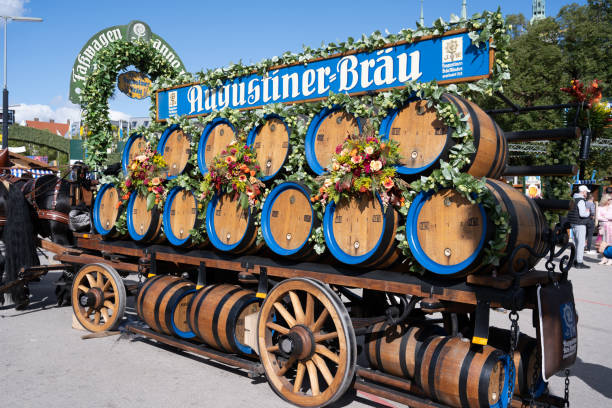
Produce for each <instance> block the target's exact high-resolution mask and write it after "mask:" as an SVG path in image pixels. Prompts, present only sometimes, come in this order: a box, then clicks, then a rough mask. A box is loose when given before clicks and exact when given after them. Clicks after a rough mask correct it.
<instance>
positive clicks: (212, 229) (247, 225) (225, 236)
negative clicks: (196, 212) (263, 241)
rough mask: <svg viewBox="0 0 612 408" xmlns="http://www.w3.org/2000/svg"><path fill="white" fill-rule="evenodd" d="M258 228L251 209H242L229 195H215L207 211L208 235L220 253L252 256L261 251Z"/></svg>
mask: <svg viewBox="0 0 612 408" xmlns="http://www.w3.org/2000/svg"><path fill="white" fill-rule="evenodd" d="M257 228H258V227H257V226H256V225H255V216H254V214H252V213H251V210H250V209H246V210H244V209H242V207H241V206H240V203H239V202H238V201H237V200H233V199H232V197H231V196H230V195H229V194H223V195H222V196H221V197H219V196H218V195H216V194H215V195H214V196H213V198H212V199H211V200H210V202H209V203H208V207H207V209H206V233H207V235H208V239H209V240H210V243H211V244H212V245H213V246H214V247H215V248H217V249H218V250H220V251H223V252H229V253H232V254H251V253H254V252H256V251H258V250H259V248H260V247H261V245H257V243H256V241H257Z"/></svg>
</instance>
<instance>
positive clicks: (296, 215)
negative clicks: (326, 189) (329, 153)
mask: <svg viewBox="0 0 612 408" xmlns="http://www.w3.org/2000/svg"><path fill="white" fill-rule="evenodd" d="M310 195H311V193H310V189H309V188H308V187H307V186H306V185H304V184H302V183H296V182H288V183H282V184H279V185H278V186H276V187H274V189H272V191H270V194H268V197H267V198H266V202H265V203H264V205H263V209H262V214H261V232H262V235H263V237H264V240H265V241H266V245H267V246H268V248H270V250H272V252H274V253H275V254H277V255H281V256H286V257H288V258H291V259H301V260H304V259H308V258H310V257H311V256H313V255H316V253H315V252H314V243H313V242H312V241H309V238H310V235H311V234H312V231H313V229H315V228H316V227H318V225H319V224H320V222H319V219H318V218H317V215H316V214H315V212H314V210H313V208H312V204H311V203H310Z"/></svg>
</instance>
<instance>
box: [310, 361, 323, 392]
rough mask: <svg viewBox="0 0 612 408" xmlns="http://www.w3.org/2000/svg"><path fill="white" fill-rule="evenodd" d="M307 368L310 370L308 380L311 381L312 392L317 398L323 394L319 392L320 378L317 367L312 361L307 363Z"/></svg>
mask: <svg viewBox="0 0 612 408" xmlns="http://www.w3.org/2000/svg"><path fill="white" fill-rule="evenodd" d="M306 368H307V369H308V379H310V390H311V391H312V395H313V396H315V397H316V396H317V395H319V394H320V393H321V392H320V391H319V378H318V375H317V367H315V365H314V363H313V362H312V360H308V361H307V362H306Z"/></svg>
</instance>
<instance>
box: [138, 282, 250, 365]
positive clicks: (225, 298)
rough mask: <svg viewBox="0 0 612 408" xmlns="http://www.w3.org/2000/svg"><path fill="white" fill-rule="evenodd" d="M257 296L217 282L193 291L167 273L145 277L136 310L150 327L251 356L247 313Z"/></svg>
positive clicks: (223, 349) (191, 284) (193, 288)
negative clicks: (246, 339) (246, 320)
mask: <svg viewBox="0 0 612 408" xmlns="http://www.w3.org/2000/svg"><path fill="white" fill-rule="evenodd" d="M260 301H261V299H259V298H257V297H256V296H255V292H253V291H251V290H247V289H243V288H241V287H239V286H234V285H227V284H218V285H209V286H205V287H203V288H201V289H199V290H196V286H195V285H194V284H193V283H192V282H191V281H189V280H186V279H182V278H179V277H176V276H170V275H158V276H154V277H151V278H149V279H147V281H146V282H145V283H144V284H143V285H142V287H141V288H140V290H139V292H138V297H137V299H136V313H137V314H138V317H140V318H141V319H142V320H143V321H144V322H145V323H147V324H148V325H149V327H150V328H151V329H152V330H155V331H157V332H160V333H163V334H166V335H170V336H175V337H179V338H183V339H192V340H195V341H199V342H202V343H205V344H206V345H208V346H210V347H213V348H215V349H217V350H220V351H224V352H227V353H237V354H244V355H252V354H253V350H252V349H251V348H250V347H249V346H248V345H247V342H246V341H245V336H246V327H245V319H246V317H247V316H249V315H252V314H257V313H258V312H259V306H260Z"/></svg>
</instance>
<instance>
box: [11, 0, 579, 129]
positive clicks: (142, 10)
mask: <svg viewBox="0 0 612 408" xmlns="http://www.w3.org/2000/svg"><path fill="white" fill-rule="evenodd" d="M576 2H577V3H579V4H585V3H586V1H585V0H581V1H576ZM531 3H532V2H531V0H514V1H507V0H504V1H500V0H498V1H490V0H489V1H486V0H468V1H467V7H468V16H470V15H472V14H473V13H475V12H480V11H482V10H484V9H496V8H497V6H498V5H500V6H501V9H502V12H503V13H504V14H513V13H519V12H521V13H523V14H524V15H525V16H526V17H527V18H529V17H530V16H531ZM569 3H571V1H568V0H547V1H546V14H547V15H548V16H550V15H556V14H557V12H558V11H559V9H560V8H561V7H562V6H563V5H565V4H569ZM419 7H420V1H419V0H403V1H392V0H379V1H362V0H335V1H333V0H327V1H321V0H308V1H292V0H284V1H278V0H268V1H242V0H234V1H225V2H222V1H205V0H174V1H173V2H169V1H167V0H164V1H161V0H147V1H136V0H122V1H118V0H103V1H100V0H97V1H91V0H90V1H84V0H30V1H26V0H0V14H10V15H25V16H31V17H41V18H43V19H44V22H42V23H25V22H13V23H9V25H8V70H7V73H8V89H9V92H10V105H16V104H20V105H21V107H20V108H17V120H18V121H22V120H26V119H32V118H33V117H35V116H38V117H40V119H41V120H48V119H49V118H52V119H55V120H56V121H62V122H65V120H66V118H71V119H72V120H75V119H78V116H79V108H78V106H76V105H72V104H71V103H70V102H69V101H68V89H69V76H70V72H71V69H72V65H73V63H74V59H75V57H76V55H77V53H78V52H79V51H80V49H81V47H82V46H83V45H84V44H85V42H86V41H87V40H88V39H89V38H90V37H91V36H92V35H94V34H95V33H97V32H98V31H100V30H101V29H103V28H106V27H109V26H113V25H124V24H127V23H129V22H130V21H131V20H142V21H145V22H147V23H148V24H149V26H150V27H151V30H152V31H153V32H154V33H156V34H158V35H160V36H161V37H163V38H164V39H165V40H166V41H167V42H168V43H169V44H170V45H171V46H172V47H173V48H174V49H175V50H176V52H177V53H178V54H179V56H180V57H181V59H182V60H183V62H184V63H185V66H186V67H187V70H189V71H191V72H196V71H199V70H200V69H202V68H215V67H220V66H225V65H227V64H228V63H230V62H236V61H238V60H242V61H243V62H246V63H249V62H251V63H252V62H257V61H260V60H261V59H263V58H269V57H272V56H274V55H279V54H282V53H283V52H284V51H294V52H296V51H300V50H301V48H302V45H303V44H305V45H309V46H312V47H317V46H319V45H320V44H321V42H323V41H324V42H330V41H337V40H345V39H346V38H347V37H349V36H352V37H357V36H360V35H361V34H362V33H366V34H369V33H371V32H372V31H374V30H377V29H379V30H381V31H383V30H385V29H388V30H389V31H390V32H397V31H399V30H400V29H402V28H414V27H415V21H416V20H417V19H418V17H419ZM460 8H461V0H424V16H425V23H426V25H430V24H431V23H432V21H434V20H435V19H437V18H438V17H442V18H444V19H446V20H448V18H449V16H450V14H451V13H455V14H459V11H460ZM0 36H2V37H3V33H2V32H0ZM2 46H3V45H2V43H0V47H2ZM1 69H2V66H1V65H0V70H1ZM109 104H110V108H111V110H113V111H114V112H113V116H114V117H115V118H119V117H127V116H130V115H131V116H144V115H147V110H148V107H149V101H148V100H146V101H136V100H132V99H130V98H128V97H126V96H124V95H123V94H121V93H120V92H118V91H117V92H116V96H115V97H114V99H112V100H111V101H110V102H109Z"/></svg>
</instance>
